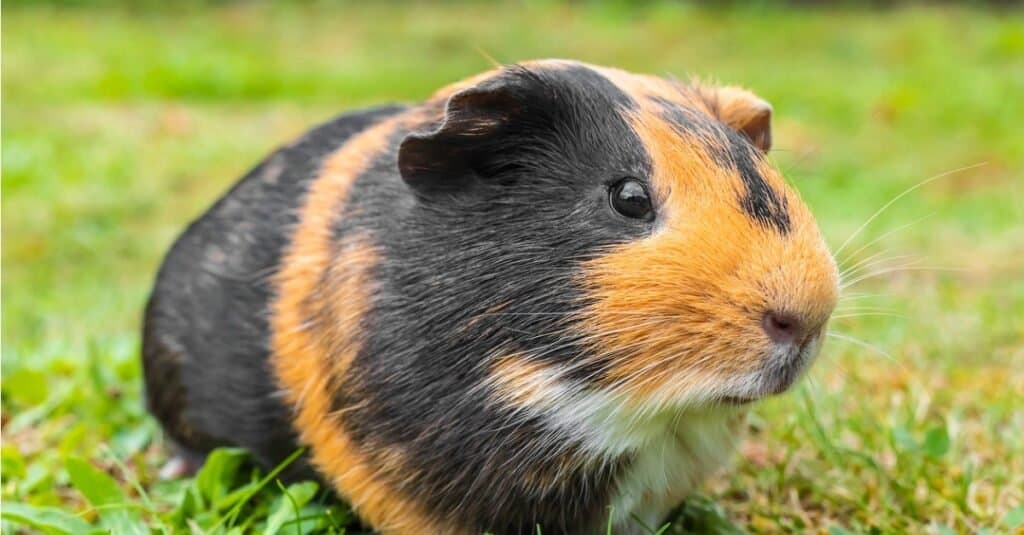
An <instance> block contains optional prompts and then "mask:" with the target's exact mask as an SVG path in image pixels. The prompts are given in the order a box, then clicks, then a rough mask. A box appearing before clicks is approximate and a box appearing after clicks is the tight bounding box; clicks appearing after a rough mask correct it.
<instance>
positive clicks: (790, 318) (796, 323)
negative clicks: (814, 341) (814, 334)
mask: <svg viewBox="0 0 1024 535" xmlns="http://www.w3.org/2000/svg"><path fill="white" fill-rule="evenodd" d="M761 326H762V327H763V328H764V332H766V333H768V338H771V339H772V341H773V342H775V343H776V344H779V345H799V344H802V343H803V341H804V339H805V338H806V335H807V329H806V326H805V325H804V323H803V322H802V321H800V319H799V318H797V317H796V316H794V315H792V314H786V313H784V312H775V311H773V310H769V311H768V312H765V314H764V318H763V319H762V320H761Z"/></svg>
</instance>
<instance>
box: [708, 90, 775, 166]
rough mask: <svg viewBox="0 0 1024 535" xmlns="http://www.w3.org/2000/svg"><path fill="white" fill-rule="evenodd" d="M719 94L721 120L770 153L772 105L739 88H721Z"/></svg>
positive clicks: (719, 115)
mask: <svg viewBox="0 0 1024 535" xmlns="http://www.w3.org/2000/svg"><path fill="white" fill-rule="evenodd" d="M717 93H718V117H719V119H721V120H722V122H724V123H725V124H727V125H729V126H731V127H732V128H733V129H734V130H736V131H737V132H739V133H741V134H743V135H744V136H746V137H747V139H749V140H750V141H751V142H752V143H753V144H754V145H755V146H756V147H757V148H759V149H761V151H763V152H768V149H770V148H771V147H772V105H771V104H768V103H767V102H765V101H764V100H763V99H761V98H760V97H758V96H757V95H755V94H753V93H751V92H750V91H747V90H746V89H740V88H738V87H721V88H719V89H718V91H717Z"/></svg>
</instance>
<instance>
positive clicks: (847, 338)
mask: <svg viewBox="0 0 1024 535" xmlns="http://www.w3.org/2000/svg"><path fill="white" fill-rule="evenodd" d="M825 335H826V336H828V337H830V338H835V339H838V340H845V341H847V342H849V343H851V344H854V345H857V346H860V347H863V348H865V349H870V350H872V351H875V352H877V353H878V354H880V355H882V356H884V357H886V358H888V359H889V360H891V361H893V362H895V363H897V364H899V361H898V360H896V357H894V356H892V355H890V354H889V353H888V352H886V351H885V350H883V349H882V348H880V347H878V346H876V345H874V344H869V343H867V342H865V341H864V340H861V339H860V338H855V337H853V336H850V335H848V334H842V333H837V332H831V331H829V332H827V333H825Z"/></svg>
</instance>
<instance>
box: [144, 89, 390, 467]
mask: <svg viewBox="0 0 1024 535" xmlns="http://www.w3.org/2000/svg"><path fill="white" fill-rule="evenodd" d="M401 110H402V108H401V107H397V106H388V107H381V108H375V109H371V110H366V111H360V112H355V113H351V114H345V115H342V116H340V117H338V118H336V119H334V120H332V121H330V122H328V123H326V124H324V125H322V126H320V127H318V128H315V129H314V130H312V131H311V132H309V133H308V134H307V135H305V136H304V137H303V138H301V139H300V140H298V141H297V142H295V143H294V144H292V145H290V146H287V147H284V148H282V149H280V150H278V151H276V152H275V153H274V154H272V155H271V156H270V157H268V158H267V159H266V160H264V161H263V162H262V163H261V164H260V165H258V166H257V167H256V168H255V169H253V170H252V171H250V172H249V173H248V174H246V175H245V177H243V178H242V179H241V181H239V182H238V183H237V184H236V185H235V186H234V187H232V188H231V190H230V191H228V192H227V193H225V194H224V196H223V197H222V198H221V199H220V200H218V201H217V203H216V204H214V205H213V207H211V208H210V210H209V211H208V212H207V213H206V214H204V215H203V216H202V217H201V218H200V219H198V220H197V221H195V222H194V223H192V224H191V225H190V226H189V227H188V229H187V230H186V231H185V232H184V234H182V236H181V237H180V238H178V240H177V241H176V242H175V244H174V246H173V247H172V248H171V250H170V252H169V253H168V254H167V257H166V258H165V260H164V264H163V266H162V267H161V269H160V273H159V275H158V276H157V282H156V287H155V288H154V290H153V294H152V296H151V297H150V301H149V304H148V306H147V307H146V315H145V322H144V330H143V345H142V354H143V365H144V367H145V376H146V393H147V398H148V405H149V408H150V410H151V411H152V412H153V414H154V415H156V416H157V418H159V419H160V421H161V422H162V423H163V424H164V428H165V429H166V430H167V432H168V434H169V435H170V436H171V437H172V438H173V439H174V440H175V442H177V443H178V445H179V446H181V447H183V448H186V449H188V450H192V451H196V452H205V451H208V450H210V449H212V448H214V447H217V446H242V447H245V448H247V449H249V450H250V451H251V452H252V453H253V455H254V456H255V458H256V459H257V460H258V461H260V462H262V463H264V464H268V465H273V464H276V463H277V462H279V461H281V460H282V459H284V458H285V457H287V456H288V455H289V454H291V453H292V452H293V451H294V450H295V449H296V447H297V445H296V443H295V435H294V433H293V432H292V429H291V423H290V418H289V412H288V409H287V408H285V407H284V406H283V405H282V404H281V403H280V401H279V400H278V397H277V396H276V395H274V393H275V391H276V390H277V387H276V385H275V382H274V379H273V378H272V377H271V375H270V370H269V368H268V363H267V358H268V353H269V347H268V337H269V332H268V325H267V321H268V318H267V314H268V311H267V306H268V303H269V300H270V297H271V295H272V291H273V289H272V288H271V287H270V281H271V277H272V276H273V275H274V273H275V272H276V270H277V267H278V265H279V263H280V259H281V252H282V249H283V248H284V246H285V245H286V243H287V241H288V239H289V235H290V229H291V227H292V226H293V225H294V223H295V222H296V219H297V209H298V207H299V203H300V201H301V199H302V196H303V193H304V192H305V190H306V187H307V186H308V184H309V183H310V182H311V181H312V180H313V179H314V178H315V177H316V175H317V174H318V171H319V167H320V162H321V160H322V159H323V157H324V156H326V155H327V154H329V153H330V152H331V151H333V150H335V149H336V148H337V147H339V146H341V145H342V144H343V143H344V142H345V141H346V140H347V139H348V138H349V137H350V136H352V135H353V134H354V133H356V132H359V131H361V130H363V129H364V128H366V127H367V126H368V125H370V124H372V123H374V122H376V121H378V120H380V119H381V118H383V117H386V116H388V115H391V114H394V113H397V112H399V111H401ZM292 473H293V474H294V475H296V476H310V475H312V474H311V472H309V471H308V469H307V468H306V467H305V466H304V465H303V464H302V463H299V464H298V465H297V467H296V468H295V469H293V470H292Z"/></svg>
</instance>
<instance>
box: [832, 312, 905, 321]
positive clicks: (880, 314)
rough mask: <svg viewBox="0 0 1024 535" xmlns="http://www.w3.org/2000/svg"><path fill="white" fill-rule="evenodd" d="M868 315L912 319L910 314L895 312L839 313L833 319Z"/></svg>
mask: <svg viewBox="0 0 1024 535" xmlns="http://www.w3.org/2000/svg"><path fill="white" fill-rule="evenodd" d="M867 316H890V317H893V318H903V319H910V316H907V315H906V314H894V313H892V312H864V313H858V314H839V315H834V316H832V319H834V320H841V319H846V318H864V317H867Z"/></svg>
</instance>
